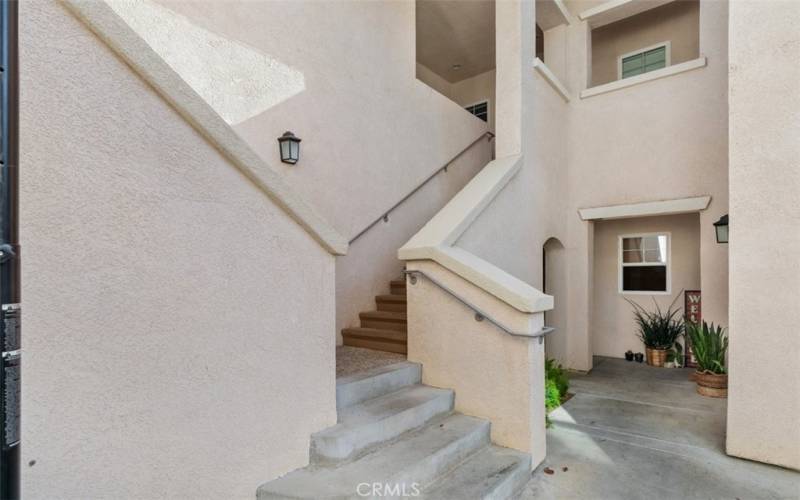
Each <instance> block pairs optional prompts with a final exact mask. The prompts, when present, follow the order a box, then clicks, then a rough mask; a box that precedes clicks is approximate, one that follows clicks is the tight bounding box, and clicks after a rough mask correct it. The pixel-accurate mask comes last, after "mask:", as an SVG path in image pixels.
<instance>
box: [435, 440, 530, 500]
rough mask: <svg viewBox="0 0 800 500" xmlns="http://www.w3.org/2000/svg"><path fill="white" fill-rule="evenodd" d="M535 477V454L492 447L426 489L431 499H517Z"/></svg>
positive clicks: (477, 454)
mask: <svg viewBox="0 0 800 500" xmlns="http://www.w3.org/2000/svg"><path fill="white" fill-rule="evenodd" d="M530 477H531V456H530V455H528V454H527V453H523V452H521V451H517V450H512V449H509V448H502V447H499V446H489V447H487V448H486V449H483V450H481V451H479V452H477V453H475V454H474V455H473V456H471V457H469V458H468V459H467V460H466V461H464V463H462V464H460V465H459V466H458V467H456V468H455V469H454V470H453V471H452V472H450V473H449V474H447V475H446V476H444V477H442V478H441V479H439V480H438V481H437V482H436V483H434V484H432V485H431V486H430V487H429V488H426V489H425V491H424V492H423V494H422V495H421V497H422V498H428V499H431V500H461V499H470V500H506V499H509V498H516V495H517V494H518V493H519V492H520V491H521V490H522V489H523V488H524V487H525V484H527V482H528V480H529V479H530Z"/></svg>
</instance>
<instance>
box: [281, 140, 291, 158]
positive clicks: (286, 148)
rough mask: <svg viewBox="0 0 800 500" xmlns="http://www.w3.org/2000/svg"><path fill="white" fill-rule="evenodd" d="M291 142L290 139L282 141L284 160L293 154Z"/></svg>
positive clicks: (282, 156)
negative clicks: (290, 152)
mask: <svg viewBox="0 0 800 500" xmlns="http://www.w3.org/2000/svg"><path fill="white" fill-rule="evenodd" d="M290 144H291V143H290V141H281V160H283V161H286V160H288V159H289V158H291V155H290V154H289V150H290Z"/></svg>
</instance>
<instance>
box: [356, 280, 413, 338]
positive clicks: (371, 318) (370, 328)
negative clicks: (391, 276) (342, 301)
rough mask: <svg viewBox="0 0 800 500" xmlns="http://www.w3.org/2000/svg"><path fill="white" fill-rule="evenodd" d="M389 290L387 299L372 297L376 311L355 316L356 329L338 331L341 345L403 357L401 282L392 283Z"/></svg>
mask: <svg viewBox="0 0 800 500" xmlns="http://www.w3.org/2000/svg"><path fill="white" fill-rule="evenodd" d="M389 290H390V293H389V295H376V296H375V305H376V306H377V311H367V312H362V313H361V314H359V319H360V320H361V327H360V328H345V329H343V330H342V339H343V343H344V345H346V346H351V347H364V348H367V349H375V350H377V351H388V352H396V353H400V354H406V352H407V351H408V343H407V331H408V329H407V327H408V321H407V319H406V282H405V280H392V281H391V282H390V284H389Z"/></svg>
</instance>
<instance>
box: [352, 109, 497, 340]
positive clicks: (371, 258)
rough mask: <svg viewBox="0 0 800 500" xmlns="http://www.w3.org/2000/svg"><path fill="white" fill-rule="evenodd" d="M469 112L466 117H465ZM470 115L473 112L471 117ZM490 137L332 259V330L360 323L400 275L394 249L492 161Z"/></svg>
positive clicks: (458, 159) (400, 263) (400, 268)
mask: <svg viewBox="0 0 800 500" xmlns="http://www.w3.org/2000/svg"><path fill="white" fill-rule="evenodd" d="M468 118H469V117H468ZM471 119H474V118H471ZM491 154H492V143H491V142H489V140H488V138H485V139H482V140H481V141H480V142H479V143H477V144H475V145H474V146H472V147H471V148H470V149H469V150H468V151H466V152H465V153H464V154H463V155H462V156H460V157H459V158H457V159H456V160H455V161H453V163H451V164H450V165H449V166H448V168H447V172H440V173H439V174H438V175H437V176H436V178H434V179H433V180H431V181H430V182H428V184H426V185H425V186H424V187H423V188H422V189H420V190H419V191H417V192H416V193H415V194H414V195H413V196H412V197H411V198H409V199H408V200H406V201H405V202H404V203H403V204H402V205H400V206H399V207H398V208H397V209H396V210H394V211H393V212H392V213H391V214H390V215H389V218H388V220H387V221H386V222H384V221H380V222H378V224H377V225H376V226H374V227H373V228H372V229H370V230H369V231H367V232H366V233H364V235H363V236H361V237H360V238H359V239H358V240H356V241H354V242H353V244H352V245H350V248H349V250H348V252H347V255H344V256H341V257H339V258H337V259H336V332H337V338H338V341H339V343H341V342H340V341H341V329H342V328H346V327H354V326H359V325H360V321H359V318H358V313H359V312H361V311H370V310H374V309H375V295H378V294H385V293H388V292H389V281H390V280H392V279H397V278H399V277H400V276H401V272H402V270H403V262H402V261H400V260H398V258H397V249H398V248H400V247H401V246H402V245H403V243H405V242H406V241H408V239H409V238H410V237H411V236H412V235H414V234H415V233H416V232H417V231H419V230H420V229H421V227H422V226H423V225H424V224H425V223H426V222H428V221H429V220H430V219H431V217H433V216H434V215H435V214H436V212H437V211H438V210H439V209H441V208H442V207H443V206H444V205H445V204H446V203H447V202H448V201H450V199H451V198H452V197H453V196H454V195H455V194H456V193H457V192H458V190H459V189H460V188H461V187H463V186H464V185H465V184H466V183H467V182H469V180H470V179H472V178H473V177H474V176H475V174H476V173H477V172H478V171H479V170H480V169H481V168H482V167H483V166H484V165H486V164H487V163H488V162H489V161H491Z"/></svg>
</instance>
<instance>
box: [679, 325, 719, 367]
mask: <svg viewBox="0 0 800 500" xmlns="http://www.w3.org/2000/svg"><path fill="white" fill-rule="evenodd" d="M686 334H687V335H688V337H689V340H690V341H691V342H692V352H693V353H694V357H695V360H697V371H700V372H710V373H716V374H719V375H722V374H725V373H727V370H726V368H725V353H726V352H727V351H728V335H727V334H726V333H725V329H724V328H722V327H721V326H719V325H717V326H714V323H711V326H709V325H708V323H706V322H705V321H703V324H702V326H701V325H698V324H696V323H689V324H688V325H687V326H686Z"/></svg>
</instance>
